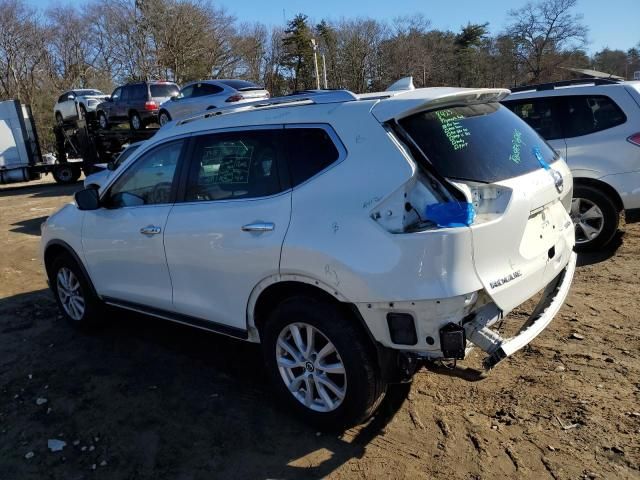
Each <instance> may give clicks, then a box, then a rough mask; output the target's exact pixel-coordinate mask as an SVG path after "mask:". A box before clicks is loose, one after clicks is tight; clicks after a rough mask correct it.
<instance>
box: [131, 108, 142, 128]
mask: <svg viewBox="0 0 640 480" xmlns="http://www.w3.org/2000/svg"><path fill="white" fill-rule="evenodd" d="M129 126H130V127H131V130H142V129H143V128H144V124H143V123H142V119H141V118H140V114H139V113H138V112H131V113H130V114H129Z"/></svg>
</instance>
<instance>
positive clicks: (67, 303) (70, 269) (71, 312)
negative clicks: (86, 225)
mask: <svg viewBox="0 0 640 480" xmlns="http://www.w3.org/2000/svg"><path fill="white" fill-rule="evenodd" d="M47 270H48V272H49V284H50V285H51V289H52V290H53V293H54V295H55V297H56V303H57V304H58V308H59V309H60V312H61V313H62V316H63V317H64V318H65V319H66V320H67V322H69V323H70V324H71V325H73V326H74V327H75V328H89V327H92V326H95V325H96V324H97V323H99V319H100V317H99V313H100V300H99V299H98V297H97V296H96V295H95V294H94V293H93V289H92V288H91V285H90V284H89V280H88V279H87V278H86V276H85V274H84V272H83V271H82V269H81V268H80V266H79V265H78V263H77V262H76V261H75V260H74V259H73V257H72V256H71V255H69V254H68V253H61V254H59V255H58V256H57V257H56V258H55V259H54V260H53V262H52V263H51V265H50V267H49V268H48V269H47Z"/></svg>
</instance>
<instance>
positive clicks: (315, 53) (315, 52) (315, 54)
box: [311, 38, 320, 90]
mask: <svg viewBox="0 0 640 480" xmlns="http://www.w3.org/2000/svg"><path fill="white" fill-rule="evenodd" d="M311 46H312V47H313V64H314V66H315V72H316V89H318V90H320V74H319V72H318V44H317V43H316V39H315V38H312V39H311Z"/></svg>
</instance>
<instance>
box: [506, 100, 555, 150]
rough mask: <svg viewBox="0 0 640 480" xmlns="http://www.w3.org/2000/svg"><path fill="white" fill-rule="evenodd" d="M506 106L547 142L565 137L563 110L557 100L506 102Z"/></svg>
mask: <svg viewBox="0 0 640 480" xmlns="http://www.w3.org/2000/svg"><path fill="white" fill-rule="evenodd" d="M504 104H505V105H506V106H507V108H509V109H510V110H511V111H512V112H513V113H515V114H516V115H518V117H520V118H521V119H522V120H524V121H525V122H527V124H528V125H529V126H530V127H531V128H533V129H534V130H535V131H536V132H538V134H540V136H541V137H542V138H544V139H545V140H557V139H559V138H563V137H564V133H563V131H562V110H561V106H560V105H558V102H557V101H556V99H553V98H530V99H527V100H518V101H511V102H504Z"/></svg>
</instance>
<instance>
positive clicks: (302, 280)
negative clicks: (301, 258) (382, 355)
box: [247, 274, 375, 343]
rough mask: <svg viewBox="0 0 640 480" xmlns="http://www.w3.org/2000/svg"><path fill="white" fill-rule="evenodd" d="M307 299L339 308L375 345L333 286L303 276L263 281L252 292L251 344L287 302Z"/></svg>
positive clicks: (357, 315)
mask: <svg viewBox="0 0 640 480" xmlns="http://www.w3.org/2000/svg"><path fill="white" fill-rule="evenodd" d="M296 295H304V296H310V297H313V298H318V299H321V300H325V301H328V302H331V303H333V304H335V305H337V306H338V307H339V308H340V309H342V310H343V312H345V314H347V316H349V317H351V318H353V319H354V320H355V321H356V322H357V323H358V324H359V325H360V327H361V328H362V329H363V331H364V332H365V333H366V335H367V337H368V338H370V339H371V340H372V341H373V342H374V343H375V339H374V338H373V336H372V335H371V332H370V331H369V329H368V328H367V326H366V324H365V322H364V319H363V318H362V316H361V315H360V312H359V311H358V309H357V308H356V307H355V305H354V304H353V303H351V302H349V300H348V299H347V298H346V297H344V295H342V294H341V293H340V292H339V291H338V290H336V289H335V288H333V287H331V286H330V285H328V284H326V283H324V282H322V281H320V280H316V279H314V278H310V277H307V276H304V275H293V274H292V275H273V276H271V277H268V278H265V279H264V280H262V281H261V282H260V283H258V285H256V287H255V288H254V289H253V291H252V292H251V295H250V297H249V302H248V305H247V330H248V333H249V340H250V341H254V342H260V333H261V330H262V327H263V326H264V323H265V322H266V320H267V317H268V315H269V313H270V312H271V311H272V310H273V309H274V308H275V307H276V306H277V305H278V304H279V303H280V302H282V301H283V300H284V299H286V298H289V297H292V296H296Z"/></svg>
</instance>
